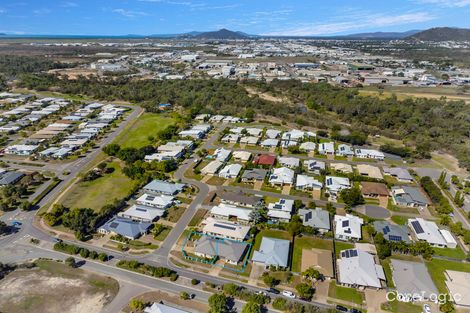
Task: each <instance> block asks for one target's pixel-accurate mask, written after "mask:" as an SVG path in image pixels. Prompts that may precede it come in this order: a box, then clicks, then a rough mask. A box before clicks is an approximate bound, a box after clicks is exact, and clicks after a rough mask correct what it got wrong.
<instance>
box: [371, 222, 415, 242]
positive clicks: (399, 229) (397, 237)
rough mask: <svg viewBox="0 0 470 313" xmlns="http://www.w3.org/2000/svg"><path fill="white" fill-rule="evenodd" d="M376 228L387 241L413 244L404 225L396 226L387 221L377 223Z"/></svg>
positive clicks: (375, 223)
mask: <svg viewBox="0 0 470 313" xmlns="http://www.w3.org/2000/svg"><path fill="white" fill-rule="evenodd" d="M374 228H375V230H376V231H378V232H379V233H382V235H383V236H384V238H385V240H388V241H393V242H400V241H403V242H406V243H410V242H411V240H410V238H409V236H408V228H407V227H406V226H404V225H395V224H392V223H390V222H387V221H375V222H374Z"/></svg>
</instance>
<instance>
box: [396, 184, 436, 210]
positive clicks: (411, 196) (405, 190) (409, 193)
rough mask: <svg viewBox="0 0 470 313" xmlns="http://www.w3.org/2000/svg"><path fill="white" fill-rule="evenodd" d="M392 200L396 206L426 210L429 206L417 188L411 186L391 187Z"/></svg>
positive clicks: (428, 202)
mask: <svg viewBox="0 0 470 313" xmlns="http://www.w3.org/2000/svg"><path fill="white" fill-rule="evenodd" d="M392 199H393V202H394V203H395V204H396V205H400V206H406V207H412V208H426V207H427V206H428V205H429V204H430V201H429V200H428V199H427V198H426V196H425V195H424V194H423V193H422V192H421V190H420V189H419V188H417V187H411V186H393V187H392Z"/></svg>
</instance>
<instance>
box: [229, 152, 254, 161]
mask: <svg viewBox="0 0 470 313" xmlns="http://www.w3.org/2000/svg"><path fill="white" fill-rule="evenodd" d="M232 157H233V159H234V160H235V161H237V162H242V163H246V162H248V161H249V160H250V158H251V152H248V151H234V152H233V153H232Z"/></svg>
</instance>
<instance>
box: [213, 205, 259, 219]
mask: <svg viewBox="0 0 470 313" xmlns="http://www.w3.org/2000/svg"><path fill="white" fill-rule="evenodd" d="M251 211H252V209H248V208H242V207H238V206H234V205H231V204H225V203H221V204H219V205H217V206H214V207H212V209H211V212H210V213H211V215H212V216H213V217H215V218H217V219H223V220H231V221H237V222H238V223H241V224H248V223H249V222H250V221H251V217H250V213H251Z"/></svg>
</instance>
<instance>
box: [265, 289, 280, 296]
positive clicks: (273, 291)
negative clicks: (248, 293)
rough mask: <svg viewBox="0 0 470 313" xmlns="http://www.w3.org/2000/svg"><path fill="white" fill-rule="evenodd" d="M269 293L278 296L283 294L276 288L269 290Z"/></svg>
mask: <svg viewBox="0 0 470 313" xmlns="http://www.w3.org/2000/svg"><path fill="white" fill-rule="evenodd" d="M267 291H268V292H270V293H274V294H275V295H278V294H280V293H281V292H280V291H279V290H277V289H276V288H269V289H268V290H267Z"/></svg>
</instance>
